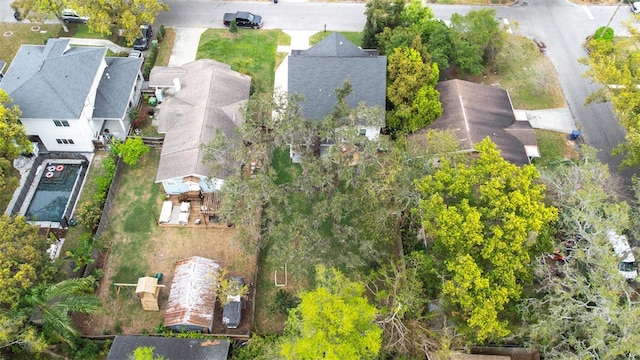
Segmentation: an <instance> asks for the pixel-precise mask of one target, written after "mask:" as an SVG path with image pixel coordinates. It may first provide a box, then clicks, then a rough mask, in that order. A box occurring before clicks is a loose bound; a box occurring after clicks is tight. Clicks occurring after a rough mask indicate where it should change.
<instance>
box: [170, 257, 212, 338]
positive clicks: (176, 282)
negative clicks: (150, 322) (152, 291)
mask: <svg viewBox="0 0 640 360" xmlns="http://www.w3.org/2000/svg"><path fill="white" fill-rule="evenodd" d="M219 269H220V265H219V264H218V263H217V262H215V261H214V260H211V259H207V258H204V257H200V256H193V257H190V258H186V259H182V260H178V261H177V262H176V267H175V272H174V274H173V282H172V283H171V291H170V292H169V299H168V300H167V304H166V310H165V315H164V326H166V327H168V328H170V329H172V330H176V331H203V332H207V333H211V332H212V331H213V311H214V308H215V303H216V279H217V276H218V271H219Z"/></svg>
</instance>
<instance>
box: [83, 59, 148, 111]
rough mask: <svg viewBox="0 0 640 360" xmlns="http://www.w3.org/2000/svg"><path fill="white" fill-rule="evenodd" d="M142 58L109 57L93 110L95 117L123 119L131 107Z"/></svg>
mask: <svg viewBox="0 0 640 360" xmlns="http://www.w3.org/2000/svg"><path fill="white" fill-rule="evenodd" d="M142 60H143V59H142V58H119V57H109V58H106V59H105V61H106V63H107V68H106V69H105V71H104V73H103V74H102V77H101V78H100V83H99V84H98V91H97V93H96V101H95V106H94V110H93V117H94V118H99V119H123V118H124V117H125V115H126V113H127V111H128V110H129V109H130V108H131V106H133V105H135V104H130V103H129V102H130V101H132V99H131V98H132V93H133V91H134V89H135V86H136V83H137V80H138V75H139V74H140V67H141V66H142Z"/></svg>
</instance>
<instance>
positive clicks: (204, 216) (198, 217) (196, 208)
mask: <svg viewBox="0 0 640 360" xmlns="http://www.w3.org/2000/svg"><path fill="white" fill-rule="evenodd" d="M167 200H168V201H171V202H172V203H173V205H174V206H179V205H180V204H181V203H182V202H184V201H188V202H190V203H191V211H190V213H189V221H188V223H187V224H186V225H181V224H177V223H162V224H159V226H174V227H180V226H200V227H229V226H227V224H226V223H223V222H220V221H219V220H218V219H219V217H218V212H219V210H220V206H221V201H220V197H219V196H216V194H215V193H200V192H197V194H196V192H189V193H183V194H180V195H171V196H169V198H168V199H167Z"/></svg>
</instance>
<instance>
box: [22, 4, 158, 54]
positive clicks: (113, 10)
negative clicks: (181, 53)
mask: <svg viewBox="0 0 640 360" xmlns="http://www.w3.org/2000/svg"><path fill="white" fill-rule="evenodd" d="M11 7H12V8H13V9H15V10H16V11H19V12H20V13H21V14H22V16H23V17H24V18H27V19H31V20H34V21H43V19H45V18H47V17H50V16H55V17H57V18H58V19H59V20H60V21H61V22H62V18H61V12H62V10H63V9H65V8H72V9H74V10H76V11H77V12H78V13H79V14H80V15H82V16H87V17H89V21H87V27H89V30H91V31H94V32H98V33H101V34H105V35H111V34H112V33H113V31H114V30H115V31H117V32H118V35H119V36H123V37H124V38H125V39H126V40H127V42H128V43H129V44H132V43H133V41H134V40H135V39H136V38H137V37H139V36H141V35H140V28H139V26H140V24H144V23H150V24H153V23H154V22H155V19H156V17H157V16H158V14H159V13H160V11H167V10H169V7H168V5H167V4H166V3H164V2H163V1H162V0H99V1H88V0H14V1H13V3H12V4H11Z"/></svg>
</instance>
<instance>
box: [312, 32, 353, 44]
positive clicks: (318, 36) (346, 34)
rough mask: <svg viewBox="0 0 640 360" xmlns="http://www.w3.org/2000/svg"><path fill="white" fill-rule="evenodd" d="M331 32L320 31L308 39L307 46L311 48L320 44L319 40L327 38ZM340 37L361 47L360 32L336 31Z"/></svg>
mask: <svg viewBox="0 0 640 360" xmlns="http://www.w3.org/2000/svg"><path fill="white" fill-rule="evenodd" d="M332 32H333V31H320V32H317V33H315V34H314V35H313V36H311V37H310V38H309V45H310V46H313V45H315V44H317V43H318V42H320V40H322V39H324V38H326V37H327V36H329V35H330V34H331V33H332ZM338 32H339V33H340V35H342V36H344V37H345V38H347V40H349V41H351V42H352V43H354V44H356V45H357V46H360V45H362V31H338Z"/></svg>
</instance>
